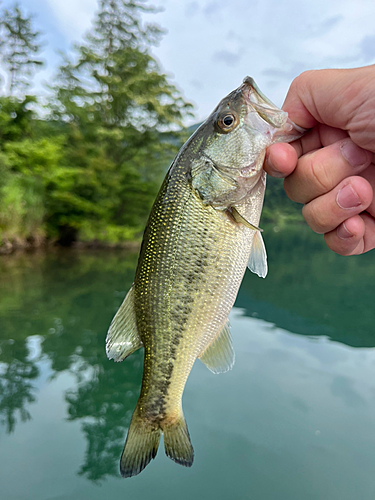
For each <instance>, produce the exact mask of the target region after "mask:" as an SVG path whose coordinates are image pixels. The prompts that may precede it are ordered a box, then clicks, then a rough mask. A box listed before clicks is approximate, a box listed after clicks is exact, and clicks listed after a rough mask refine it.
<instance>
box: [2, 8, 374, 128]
mask: <svg viewBox="0 0 375 500" xmlns="http://www.w3.org/2000/svg"><path fill="white" fill-rule="evenodd" d="M2 3H3V5H5V6H9V5H13V4H14V2H13V1H9V0H3V2H2ZM18 3H19V5H20V6H21V8H23V10H24V11H26V12H27V13H29V14H30V13H33V14H35V20H34V25H35V27H36V28H37V29H39V30H40V31H42V32H43V34H44V35H43V40H44V42H45V47H44V50H43V53H42V57H43V58H44V59H45V61H46V63H47V65H46V68H45V69H44V70H43V71H40V72H39V73H38V75H37V77H36V80H35V82H36V83H35V85H34V92H36V93H41V92H42V91H43V83H44V82H48V83H51V81H52V80H53V74H54V72H55V70H56V67H57V66H58V65H59V63H60V62H61V57H60V56H59V54H58V52H59V51H64V52H66V51H68V50H72V46H73V43H74V42H79V41H80V40H81V39H82V36H83V35H84V34H85V33H86V32H87V30H88V29H89V28H90V25H91V21H92V19H93V16H94V14H95V11H96V9H97V0H19V1H18ZM151 4H152V5H154V6H156V7H158V8H160V12H158V13H157V14H152V15H148V16H147V18H146V20H149V21H152V22H156V23H158V24H159V25H160V26H161V27H162V28H164V29H165V30H166V34H165V35H164V37H163V39H162V40H161V42H160V43H159V46H157V47H155V48H153V49H152V52H153V54H154V56H155V57H156V59H157V60H158V61H159V63H160V66H161V68H162V70H163V71H164V72H165V73H166V74H167V75H168V76H169V80H170V81H171V82H172V83H174V84H175V85H176V86H177V88H178V89H179V90H180V91H181V92H182V94H183V96H184V97H185V99H187V100H188V101H190V102H192V103H193V104H194V111H195V118H194V119H191V120H190V122H189V123H187V125H189V124H190V123H194V122H198V121H202V120H203V119H204V118H206V117H207V116H208V114H209V113H210V112H211V111H212V109H213V108H215V106H216V105H217V103H218V102H219V101H220V99H222V98H223V97H224V96H225V95H226V94H228V93H229V92H230V91H231V90H233V89H234V88H236V87H238V86H239V85H240V83H241V82H242V80H243V78H244V77H245V76H247V75H249V76H252V77H253V78H254V79H255V81H256V82H257V84H258V86H259V87H260V89H261V90H262V92H263V93H265V94H266V95H267V97H269V98H270V99H271V100H272V101H273V102H275V104H277V105H279V106H280V105H281V104H282V102H283V99H284V97H285V95H286V92H287V90H288V87H289V85H290V83H291V82H292V80H293V78H294V77H296V76H297V75H298V74H300V73H301V72H302V71H304V70H307V69H319V68H347V67H357V66H365V65H368V64H373V63H375V25H374V19H375V2H374V0H357V1H356V2H353V0H312V1H310V0H283V1H280V0H230V1H228V0H214V1H213V0H199V1H194V0H193V1H190V0H155V1H154V2H151Z"/></svg>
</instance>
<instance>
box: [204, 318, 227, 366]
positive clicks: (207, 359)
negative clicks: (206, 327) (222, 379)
mask: <svg viewBox="0 0 375 500" xmlns="http://www.w3.org/2000/svg"><path fill="white" fill-rule="evenodd" d="M199 359H200V360H201V361H202V363H204V364H205V365H206V366H207V368H208V369H209V370H211V371H212V372H213V373H224V372H227V371H228V370H231V369H232V367H233V365H234V359H235V354H234V349H233V345H232V336H231V334H230V324H229V321H227V323H226V325H225V326H224V328H223V329H222V330H221V332H220V333H219V334H218V335H217V336H216V337H215V338H214V340H213V341H212V342H211V344H210V345H209V346H208V347H207V348H206V350H205V351H203V353H202V354H201V355H200V356H199Z"/></svg>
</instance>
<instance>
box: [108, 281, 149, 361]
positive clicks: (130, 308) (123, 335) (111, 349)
mask: <svg viewBox="0 0 375 500" xmlns="http://www.w3.org/2000/svg"><path fill="white" fill-rule="evenodd" d="M140 347H142V341H141V339H140V338H139V335H138V329H137V320H136V317H135V311H134V288H133V287H131V289H130V290H129V292H128V293H127V295H126V297H125V299H124V302H123V303H122V304H121V306H120V308H119V310H118V311H117V313H116V315H115V317H114V318H113V320H112V323H111V324H110V327H109V330H108V333H107V338H106V352H107V356H108V358H109V359H113V360H114V361H123V360H124V359H125V358H126V357H127V356H129V355H130V354H131V353H132V352H134V351H136V350H137V349H139V348H140Z"/></svg>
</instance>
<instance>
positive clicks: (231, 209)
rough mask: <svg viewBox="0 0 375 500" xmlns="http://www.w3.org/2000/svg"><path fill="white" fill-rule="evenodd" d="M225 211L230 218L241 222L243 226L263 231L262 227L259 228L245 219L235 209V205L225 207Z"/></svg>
mask: <svg viewBox="0 0 375 500" xmlns="http://www.w3.org/2000/svg"><path fill="white" fill-rule="evenodd" d="M227 213H228V214H229V215H230V216H231V217H232V219H233V220H234V221H235V222H237V223H238V224H243V225H244V226H246V227H248V228H250V229H252V230H253V231H259V232H260V233H263V229H261V228H260V227H258V226H255V225H254V224H252V223H251V222H249V221H248V220H246V219H245V218H244V217H243V216H242V215H241V214H240V213H239V211H238V210H237V208H236V207H229V208H228V209H227Z"/></svg>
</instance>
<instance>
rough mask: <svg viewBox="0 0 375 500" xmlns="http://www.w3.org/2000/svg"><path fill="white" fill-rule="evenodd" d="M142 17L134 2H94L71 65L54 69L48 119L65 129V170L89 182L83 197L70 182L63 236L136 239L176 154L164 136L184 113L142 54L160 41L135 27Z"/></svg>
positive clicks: (140, 5)
mask: <svg viewBox="0 0 375 500" xmlns="http://www.w3.org/2000/svg"><path fill="white" fill-rule="evenodd" d="M150 11H152V9H151V8H150V7H148V6H146V5H145V2H144V1H142V0H134V1H132V0H130V1H128V0H110V1H104V0H101V1H100V3H99V12H98V14H97V15H96V18H95V20H94V24H93V28H92V30H91V31H90V32H89V33H88V35H87V36H86V39H85V41H84V42H83V43H81V44H80V45H77V46H76V47H75V48H76V52H77V54H76V57H74V58H72V59H69V58H66V59H65V61H64V63H63V65H62V66H61V67H60V69H59V73H58V76H57V84H56V85H55V89H56V90H55V96H54V100H53V103H52V105H53V109H54V112H53V117H54V118H55V119H57V120H60V121H63V122H65V123H66V124H67V128H68V143H67V147H66V161H67V166H68V167H69V168H70V169H72V168H75V169H76V173H78V171H79V172H80V174H79V175H80V176H81V178H82V179H86V180H87V179H90V187H89V189H87V188H88V186H87V185H85V186H83V183H82V182H76V181H75V182H74V183H73V186H72V191H71V192H70V194H72V195H74V197H75V198H74V200H73V198H70V199H67V198H65V205H64V217H63V218H62V219H61V223H60V227H61V228H62V229H63V230H64V231H66V230H67V225H68V226H69V225H70V226H73V227H75V228H76V229H77V230H78V231H80V233H81V235H82V232H83V231H85V232H86V234H90V238H95V234H96V235H97V237H98V238H99V239H100V238H101V237H103V238H107V237H108V235H109V233H111V234H112V235H115V234H118V235H119V237H120V239H121V235H122V236H124V235H125V234H131V231H130V233H129V232H128V233H126V231H125V233H124V232H123V231H124V230H133V237H134V231H135V232H138V233H140V232H141V230H142V229H143V225H144V223H145V219H146V217H147V214H148V212H149V210H150V207H151V203H152V201H153V199H154V197H155V194H156V191H157V188H158V184H159V181H160V176H161V175H162V174H163V173H164V172H165V169H166V167H167V165H168V163H169V161H170V160H171V159H172V158H173V155H174V154H175V153H176V150H177V145H178V141H176V139H175V138H174V140H172V135H173V134H172V133H171V128H173V126H176V125H181V122H182V119H183V117H184V116H186V114H187V113H188V112H189V109H190V107H191V106H190V105H189V104H187V103H185V102H184V100H183V99H182V97H181V96H180V94H179V92H178V91H177V89H176V88H175V87H174V86H173V85H171V84H170V83H169V82H168V79H167V76H166V75H165V74H164V73H162V72H161V70H160V68H159V66H158V64H157V62H156V61H155V59H154V58H153V57H152V55H151V53H150V46H151V45H152V44H155V43H156V41H157V40H158V38H159V37H160V35H161V30H160V29H159V28H158V27H157V26H155V25H153V24H142V20H141V16H142V14H143V13H144V12H150ZM79 200H80V201H79ZM77 209H78V212H79V213H78V212H77ZM69 213H70V215H71V217H70V215H69ZM82 216H83V217H84V218H85V227H83V226H82V224H80V222H79V220H78V218H79V217H80V218H82ZM90 221H91V222H90ZM108 231H109V232H108Z"/></svg>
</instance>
